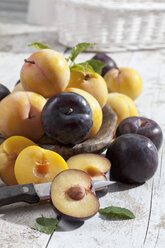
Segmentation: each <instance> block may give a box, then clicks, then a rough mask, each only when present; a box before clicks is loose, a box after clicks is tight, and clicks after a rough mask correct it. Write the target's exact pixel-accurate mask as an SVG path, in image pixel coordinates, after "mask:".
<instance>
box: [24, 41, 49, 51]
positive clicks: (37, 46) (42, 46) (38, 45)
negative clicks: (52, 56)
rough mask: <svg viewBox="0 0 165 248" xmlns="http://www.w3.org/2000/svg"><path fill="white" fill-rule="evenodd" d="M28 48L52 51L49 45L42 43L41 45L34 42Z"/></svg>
mask: <svg viewBox="0 0 165 248" xmlns="http://www.w3.org/2000/svg"><path fill="white" fill-rule="evenodd" d="M28 46H30V47H34V48H36V49H38V50H40V49H51V48H50V47H48V46H47V45H45V44H42V43H40V42H33V43H31V44H29V45H28Z"/></svg>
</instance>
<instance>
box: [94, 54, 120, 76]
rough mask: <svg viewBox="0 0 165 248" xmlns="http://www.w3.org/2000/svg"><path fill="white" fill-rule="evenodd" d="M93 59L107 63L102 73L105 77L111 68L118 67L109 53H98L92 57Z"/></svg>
mask: <svg viewBox="0 0 165 248" xmlns="http://www.w3.org/2000/svg"><path fill="white" fill-rule="evenodd" d="M92 59H95V60H99V61H101V62H103V63H105V64H107V65H106V66H105V67H104V68H103V70H102V74H101V76H102V77H104V75H105V74H106V73H107V72H108V71H109V70H111V69H113V68H117V64H116V62H115V61H114V60H113V59H112V58H111V57H109V56H108V55H106V54H105V53H96V54H95V56H94V57H92Z"/></svg>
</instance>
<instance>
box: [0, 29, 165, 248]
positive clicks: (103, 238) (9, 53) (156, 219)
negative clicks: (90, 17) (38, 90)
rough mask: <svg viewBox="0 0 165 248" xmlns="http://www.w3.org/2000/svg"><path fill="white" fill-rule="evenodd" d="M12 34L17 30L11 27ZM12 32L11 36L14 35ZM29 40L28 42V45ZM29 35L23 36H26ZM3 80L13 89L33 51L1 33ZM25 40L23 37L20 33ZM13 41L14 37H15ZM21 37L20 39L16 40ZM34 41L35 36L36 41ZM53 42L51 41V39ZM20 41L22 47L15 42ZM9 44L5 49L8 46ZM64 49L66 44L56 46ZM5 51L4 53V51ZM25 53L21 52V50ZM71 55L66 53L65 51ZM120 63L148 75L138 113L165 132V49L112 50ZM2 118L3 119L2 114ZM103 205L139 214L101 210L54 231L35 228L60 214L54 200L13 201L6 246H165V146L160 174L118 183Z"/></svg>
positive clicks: (3, 221) (0, 217) (1, 216)
mask: <svg viewBox="0 0 165 248" xmlns="http://www.w3.org/2000/svg"><path fill="white" fill-rule="evenodd" d="M11 33H12V31H11ZM11 33H10V34H8V37H11V36H12V34H11ZM26 36H27V37H28V42H26V40H25V39H24V45H25V44H27V43H29V39H32V36H30V38H29V36H28V35H25V37H26ZM25 37H24V38H25ZM0 38H2V39H3V44H2V43H1V45H0V50H1V52H0V82H2V83H4V84H6V85H7V86H8V87H9V88H10V89H11V90H12V89H13V87H14V84H15V83H16V81H17V80H18V79H19V72H20V69H21V66H22V64H23V60H24V59H25V58H27V57H28V55H29V52H33V51H34V50H33V49H32V48H30V50H28V53H21V52H22V50H23V45H22V44H21V45H20V47H21V49H20V50H19V48H18V47H19V44H16V39H15V40H14V42H15V43H14V48H13V49H11V47H7V48H6V46H5V39H6V43H7V44H8V45H9V44H10V46H12V45H11V44H12V41H10V40H9V41H8V39H7V38H6V36H3V37H0ZM18 38H19V40H21V39H22V36H21V37H19V36H18ZM13 39H14V37H13ZM17 40H18V39H17ZM33 41H34V40H33ZM48 44H49V42H48ZM16 45H18V47H17V46H16ZM3 48H4V49H3ZM57 49H58V50H60V51H61V53H64V50H65V48H63V47H62V46H59V45H58V47H57ZM4 50H5V51H6V52H3V51H4ZM20 51H21V52H20ZM65 56H66V55H65ZM111 56H112V57H113V58H114V60H115V61H116V62H117V64H118V66H119V67H120V66H124V67H131V68H134V69H135V70H137V71H138V72H139V73H140V75H141V77H142V79H143V91H142V94H141V95H140V97H139V98H138V99H137V100H136V101H135V104H136V106H137V109H138V112H139V115H143V116H146V117H148V118H152V119H154V120H155V121H157V122H158V123H159V124H160V126H161V128H162V129H163V132H164V131H165V50H156V51H136V52H125V53H114V54H111ZM91 57H92V54H91V53H85V54H82V55H81V56H79V59H78V61H83V60H86V59H89V58H91ZM0 118H3V117H2V116H1V117H0ZM1 185H2V183H1ZM100 205H101V207H107V206H110V205H114V206H120V207H125V208H128V209H130V210H132V211H133V212H134V214H135V215H136V218H135V219H133V220H125V221H108V220H105V219H103V218H101V217H100V216H99V214H97V215H96V216H95V217H93V218H91V219H89V220H88V221H86V222H85V223H84V224H83V225H76V224H68V225H63V224H64V223H63V222H62V221H61V222H59V225H58V227H57V230H56V231H55V232H54V234H53V235H51V236H49V235H46V234H44V233H40V232H39V231H37V230H36V229H35V226H34V220H35V218H37V217H40V216H42V215H43V216H45V217H56V216H55V214H54V212H53V210H52V208H51V206H50V205H49V204H37V205H28V204H22V203H19V204H13V205H11V206H5V207H1V208H0V247H1V248H16V247H19V248H46V247H47V248H120V247H122V248H140V247H145V248H164V247H165V149H164V147H163V146H162V147H161V150H160V151H159V167H158V170H157V172H156V174H155V176H154V177H153V178H152V179H151V180H149V181H148V182H146V183H145V184H144V185H141V186H139V187H134V186H130V185H125V184H120V183H115V184H114V185H112V186H111V187H110V190H109V193H108V194H107V195H106V196H105V197H103V198H100Z"/></svg>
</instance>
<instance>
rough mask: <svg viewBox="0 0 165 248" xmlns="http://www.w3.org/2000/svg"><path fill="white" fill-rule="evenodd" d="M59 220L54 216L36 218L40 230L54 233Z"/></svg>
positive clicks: (36, 224)
mask: <svg viewBox="0 0 165 248" xmlns="http://www.w3.org/2000/svg"><path fill="white" fill-rule="evenodd" d="M57 223H58V220H57V219H53V218H45V217H40V218H37V219H36V220H35V226H36V228H37V230H38V231H40V232H43V233H46V234H52V233H53V232H54V231H55V230H56V226H57Z"/></svg>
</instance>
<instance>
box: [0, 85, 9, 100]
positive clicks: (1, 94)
mask: <svg viewBox="0 0 165 248" xmlns="http://www.w3.org/2000/svg"><path fill="white" fill-rule="evenodd" d="M9 94H10V90H9V89H8V88H7V87H6V86H4V85H3V84H0V100H2V99H3V98H5V97H6V96H8V95H9Z"/></svg>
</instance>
